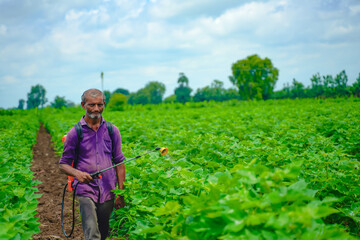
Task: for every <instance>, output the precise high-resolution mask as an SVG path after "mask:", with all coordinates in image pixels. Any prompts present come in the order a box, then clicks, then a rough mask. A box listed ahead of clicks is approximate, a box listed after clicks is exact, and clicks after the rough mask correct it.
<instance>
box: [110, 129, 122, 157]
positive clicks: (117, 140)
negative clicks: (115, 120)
mask: <svg viewBox="0 0 360 240" xmlns="http://www.w3.org/2000/svg"><path fill="white" fill-rule="evenodd" d="M112 157H113V162H114V164H118V163H121V162H122V161H124V159H125V156H124V154H123V152H122V146H121V135H120V131H119V129H118V128H117V127H116V126H113V144H112Z"/></svg>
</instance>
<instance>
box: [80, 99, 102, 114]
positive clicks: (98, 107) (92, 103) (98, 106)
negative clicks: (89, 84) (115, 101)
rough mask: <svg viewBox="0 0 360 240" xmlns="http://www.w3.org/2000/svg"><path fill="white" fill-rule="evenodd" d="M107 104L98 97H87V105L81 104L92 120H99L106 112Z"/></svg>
mask: <svg viewBox="0 0 360 240" xmlns="http://www.w3.org/2000/svg"><path fill="white" fill-rule="evenodd" d="M104 105H105V102H104V100H103V98H102V97H101V96H98V97H91V96H88V97H86V100H85V103H81V106H82V107H83V109H85V111H86V115H87V116H89V117H90V118H91V119H99V118H100V117H101V114H102V112H103V111H104Z"/></svg>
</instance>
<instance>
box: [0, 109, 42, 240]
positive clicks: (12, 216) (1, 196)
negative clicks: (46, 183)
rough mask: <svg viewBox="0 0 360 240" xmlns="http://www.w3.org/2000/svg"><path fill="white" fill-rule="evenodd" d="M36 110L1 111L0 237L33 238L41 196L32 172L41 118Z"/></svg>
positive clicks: (36, 228)
mask: <svg viewBox="0 0 360 240" xmlns="http://www.w3.org/2000/svg"><path fill="white" fill-rule="evenodd" d="M36 116H37V114H36V113H35V111H12V110H8V111H1V112H0V120H1V121H0V122H1V125H0V131H1V134H0V156H1V157H0V239H31V236H32V235H33V234H35V233H37V232H39V227H38V225H39V223H38V222H37V221H36V220H37V219H36V218H34V216H35V214H36V207H37V198H38V197H40V196H39V195H38V194H35V192H37V188H36V185H37V184H38V183H39V182H37V181H34V180H32V179H33V173H32V172H31V171H30V166H31V161H32V145H34V144H35V142H36V133H37V131H38V129H39V119H38V118H37V117H36Z"/></svg>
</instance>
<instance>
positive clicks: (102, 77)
mask: <svg viewBox="0 0 360 240" xmlns="http://www.w3.org/2000/svg"><path fill="white" fill-rule="evenodd" d="M100 77H101V91H102V92H104V72H101V74H100Z"/></svg>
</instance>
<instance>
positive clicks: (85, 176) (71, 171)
mask: <svg viewBox="0 0 360 240" xmlns="http://www.w3.org/2000/svg"><path fill="white" fill-rule="evenodd" d="M59 168H60V170H61V171H62V172H63V173H65V174H67V175H68V176H74V177H76V178H77V179H78V180H79V182H81V183H89V182H92V181H94V179H93V178H92V177H91V176H90V174H89V173H87V172H82V171H80V170H78V169H75V168H73V167H72V166H70V165H67V164H59Z"/></svg>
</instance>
